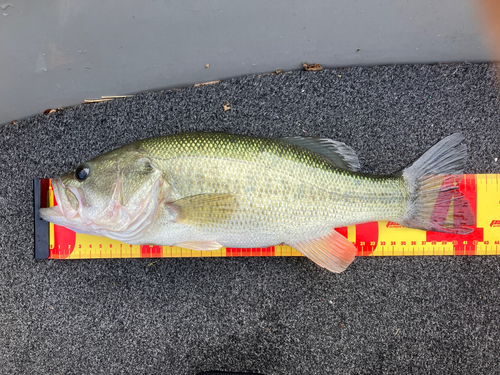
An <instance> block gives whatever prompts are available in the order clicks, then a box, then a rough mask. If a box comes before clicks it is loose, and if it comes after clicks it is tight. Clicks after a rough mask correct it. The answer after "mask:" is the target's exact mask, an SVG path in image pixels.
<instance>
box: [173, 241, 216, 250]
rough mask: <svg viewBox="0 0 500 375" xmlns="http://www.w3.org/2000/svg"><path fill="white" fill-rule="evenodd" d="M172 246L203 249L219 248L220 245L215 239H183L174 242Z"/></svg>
mask: <svg viewBox="0 0 500 375" xmlns="http://www.w3.org/2000/svg"><path fill="white" fill-rule="evenodd" d="M174 246H179V247H184V248H186V249H191V250H197V251H203V250H219V249H220V248H221V247H222V245H221V244H220V243H218V242H215V241H185V242H179V243H176V244H175V245H174Z"/></svg>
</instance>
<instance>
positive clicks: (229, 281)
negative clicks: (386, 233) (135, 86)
mask: <svg viewBox="0 0 500 375" xmlns="http://www.w3.org/2000/svg"><path fill="white" fill-rule="evenodd" d="M226 102H229V103H230V106H231V109H230V110H229V111H226V112H224V111H223V108H222V107H223V105H224V104H225V103H226ZM299 124H300V125H299ZM499 124H500V102H499V94H498V90H497V87H496V86H495V84H494V72H493V68H492V67H491V66H489V65H482V64H478V65H475V64H460V65H456V64H452V65H428V66H421V65H413V66H412V65H409V66H390V67H374V68H370V67H367V68H346V69H335V70H324V71H321V72H292V73H288V74H280V75H264V76H260V77H259V76H249V77H243V78H240V79H232V80H228V81H224V82H221V83H219V84H216V85H212V86H201V87H196V88H185V89H179V90H173V91H162V92H154V93H152V92H151V93H144V94H141V95H137V96H134V97H131V98H127V99H124V100H123V99H120V100H115V101H111V102H107V103H98V104H90V105H82V106H78V107H76V108H68V109H65V110H63V111H60V112H57V113H53V114H51V115H46V114H45V115H44V114H42V115H39V116H36V117H34V118H30V119H27V120H23V121H18V122H17V123H15V124H8V125H5V126H3V127H2V131H1V143H0V146H1V148H0V149H1V151H0V166H1V168H0V220H1V227H0V247H1V248H0V373H2V374H11V373H12V374H14V373H16V374H66V375H68V374H111V373H113V374H117V373H124V374H190V375H194V374H196V373H197V372H201V371H209V370H226V371H247V372H260V373H263V374H266V375H270V374H376V373H399V374H408V373H418V374H421V373H441V374H443V373H463V374H472V373H477V374H486V373H489V374H491V373H499V372H500V365H499V363H500V362H499V359H498V356H499V353H500V334H499V328H498V327H499V326H500V287H499V280H498V278H499V276H500V257H493V256H490V257H479V256H478V257H421V258H358V259H357V260H355V262H354V263H353V265H352V266H351V267H349V268H348V269H347V271H345V272H344V273H343V274H340V275H336V274H332V273H330V272H328V271H326V270H323V269H321V268H319V267H317V266H316V265H315V264H313V263H312V262H311V261H309V260H308V259H306V258H274V259H273V258H232V259H165V260H160V261H158V262H156V263H154V264H153V265H151V266H149V263H150V262H151V260H140V259H139V260H130V259H124V260H88V261H87V260H82V261H46V260H45V261H35V260H34V259H33V250H32V249H33V216H32V210H33V207H32V199H33V196H32V184H33V178H47V177H53V176H56V175H59V174H61V173H62V172H64V171H66V170H68V169H70V168H72V167H73V166H75V165H76V164H78V163H80V162H82V161H85V160H87V159H90V158H91V157H93V156H95V155H98V154H100V153H102V152H104V151H107V150H110V149H112V148H115V147H117V146H120V145H123V144H126V143H128V142H130V141H133V140H137V139H140V138H145V137H151V136H155V135H160V134H170V133H176V132H183V131H194V130H203V131H209V130H214V131H215V130H216V131H226V132H233V133H240V134H248V135H256V136H268V137H277V136H291V135H308V136H328V137H331V138H334V139H337V140H340V141H344V142H346V143H347V144H349V145H351V146H352V147H353V148H354V149H355V150H356V151H357V152H358V154H359V158H360V161H361V164H362V166H363V170H364V171H365V172H370V173H390V172H393V171H397V170H399V169H401V168H402V167H404V166H406V165H407V164H409V163H410V162H412V161H414V160H415V159H416V158H418V157H419V156H420V155H421V154H422V153H423V152H424V151H425V150H427V149H428V148H429V147H430V146H432V145H433V144H434V143H436V142H437V141H439V140H440V139H441V138H443V137H445V136H446V135H449V134H451V133H453V132H455V131H457V130H459V131H461V132H462V133H463V134H464V135H465V138H466V143H467V145H468V147H469V152H470V157H469V161H468V163H467V170H466V171H467V172H469V173H500V161H495V158H499V159H500V127H499ZM499 208H500V207H499ZM499 215H500V209H499ZM499 219H500V216H499Z"/></svg>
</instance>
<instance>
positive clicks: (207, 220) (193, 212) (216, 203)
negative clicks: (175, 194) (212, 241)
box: [168, 193, 238, 226]
mask: <svg viewBox="0 0 500 375" xmlns="http://www.w3.org/2000/svg"><path fill="white" fill-rule="evenodd" d="M168 205H170V206H172V208H173V210H174V211H175V212H176V213H177V218H176V221H177V222H178V223H181V224H184V225H193V226H200V225H212V224H222V223H225V222H227V221H228V220H230V219H231V218H232V217H233V215H234V213H235V212H236V210H237V208H238V204H237V201H236V198H235V196H234V195H233V194H225V193H222V194H199V195H193V196H189V197H185V198H182V199H179V200H177V201H175V202H172V203H168Z"/></svg>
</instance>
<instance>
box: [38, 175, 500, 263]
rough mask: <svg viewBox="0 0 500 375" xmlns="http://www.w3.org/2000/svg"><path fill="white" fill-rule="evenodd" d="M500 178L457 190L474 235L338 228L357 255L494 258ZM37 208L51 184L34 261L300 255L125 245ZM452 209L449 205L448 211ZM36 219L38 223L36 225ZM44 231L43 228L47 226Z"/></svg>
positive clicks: (472, 181) (469, 180) (395, 227)
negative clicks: (50, 219) (52, 220)
mask: <svg viewBox="0 0 500 375" xmlns="http://www.w3.org/2000/svg"><path fill="white" fill-rule="evenodd" d="M499 184H500V175H498V174H489V175H487V174H478V175H470V174H468V175H464V177H463V179H462V180H461V182H460V190H461V191H462V192H463V193H464V194H465V196H466V197H467V198H468V200H469V202H470V204H471V207H472V210H473V212H474V214H475V217H476V224H475V226H474V227H473V229H474V230H473V231H472V233H470V234H468V235H462V236H460V235H452V234H447V233H439V232H430V231H422V230H417V229H409V228H404V227H402V226H400V225H399V224H397V223H393V222H387V221H381V222H372V223H366V224H359V225H352V226H349V227H343V228H337V231H338V232H339V233H341V234H343V235H344V236H345V237H347V238H348V239H349V240H350V241H351V242H353V243H354V244H355V245H356V247H357V249H358V256H419V255H497V254H499V251H500V186H499ZM37 199H38V208H40V207H50V206H53V205H54V204H55V202H54V194H53V190H52V185H51V180H48V179H45V180H36V181H35V219H36V220H35V223H36V225H35V231H36V236H35V238H36V241H35V257H36V258H51V259H89V258H178V257H228V256H229V257H230V256H301V255H302V254H301V253H299V252H298V251H296V250H295V249H293V248H291V247H289V246H286V245H280V246H272V247H269V248H254V249H240V248H222V249H219V250H215V251H195V250H189V249H184V248H180V247H176V246H139V245H128V244H125V243H122V242H119V241H116V240H111V239H109V238H106V237H96V236H90V235H85V234H77V233H75V232H73V231H71V230H69V229H67V228H64V227H60V226H57V225H54V224H47V223H46V222H43V221H42V220H40V219H39V218H38V216H37V212H38V208H37V203H36V202H37ZM452 209H453V207H452V206H451V208H450V210H452ZM37 221H38V222H37ZM43 223H45V224H47V225H46V229H45V227H44V225H45V224H43ZM45 231H47V233H45Z"/></svg>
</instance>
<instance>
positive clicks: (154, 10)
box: [0, 0, 489, 125]
mask: <svg viewBox="0 0 500 375" xmlns="http://www.w3.org/2000/svg"><path fill="white" fill-rule="evenodd" d="M1 4H2V3H1V2H0V5H1ZM7 4H12V6H7ZM473 5H474V2H472V1H471V0H441V1H434V0H418V1H417V0H411V1H401V0H386V1H380V2H373V1H371V0H355V1H353V0H338V1H328V0H311V1H265V0H252V1H233V0H211V1H193V0H187V1H186V0H182V1H181V0H173V1H168V0H167V1H147V2H141V3H137V2H135V1H130V0H108V1H104V2H96V1H75V0H44V1H22V0H9V2H7V1H6V0H4V2H3V5H2V8H5V9H3V10H0V12H1V13H3V14H4V15H0V51H1V53H0V67H1V69H0V98H1V100H0V125H1V124H5V123H7V122H10V121H12V120H19V119H22V118H25V117H27V116H31V115H34V114H37V113H41V112H43V111H44V110H46V109H48V108H58V107H65V106H69V105H76V104H78V103H81V102H82V101H83V100H84V99H90V98H96V97H97V98H99V97H101V96H102V95H123V94H131V93H137V92H141V91H146V90H155V89H159V88H172V87H178V86H183V85H192V84H195V83H199V82H206V81H212V80H217V79H221V78H228V77H235V76H242V75H246V74H253V73H263V72H271V71H275V70H277V69H284V70H291V69H300V68H301V63H302V62H304V61H306V62H309V63H320V64H322V65H323V66H327V67H339V66H348V65H349V66H359V65H382V64H395V63H434V62H463V61H487V60H488V59H489V56H488V53H487V52H486V49H485V48H484V46H483V45H482V40H481V37H480V36H479V35H478V30H477V25H476V20H475V8H474V6H473ZM206 64H210V68H209V69H206V68H205V65H206Z"/></svg>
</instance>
